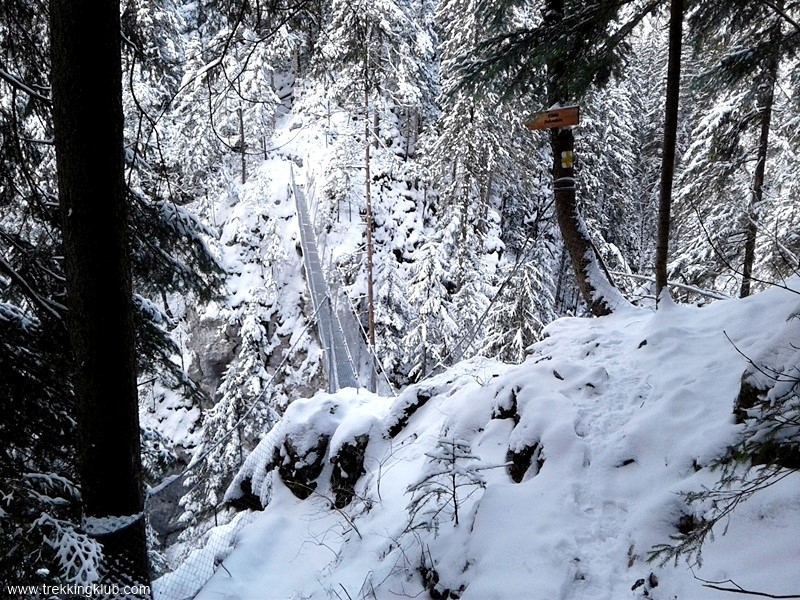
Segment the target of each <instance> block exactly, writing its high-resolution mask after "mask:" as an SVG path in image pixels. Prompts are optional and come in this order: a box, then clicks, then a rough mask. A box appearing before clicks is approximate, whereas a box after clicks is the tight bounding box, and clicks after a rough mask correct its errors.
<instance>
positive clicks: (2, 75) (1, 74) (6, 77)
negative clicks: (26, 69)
mask: <svg viewBox="0 0 800 600" xmlns="http://www.w3.org/2000/svg"><path fill="white" fill-rule="evenodd" d="M0 79H2V80H3V81H5V82H6V83H8V84H9V85H11V86H12V87H14V88H16V89H18V90H19V91H21V92H25V93H26V94H28V96H30V97H31V98H34V99H36V100H39V101H40V102H44V103H45V104H50V98H48V97H47V96H43V95H42V94H40V93H39V92H37V91H36V90H34V89H33V88H32V87H30V86H28V85H26V84H25V83H23V82H22V81H20V80H19V79H17V78H16V77H14V76H13V75H12V74H11V73H8V72H6V71H4V70H3V69H0Z"/></svg>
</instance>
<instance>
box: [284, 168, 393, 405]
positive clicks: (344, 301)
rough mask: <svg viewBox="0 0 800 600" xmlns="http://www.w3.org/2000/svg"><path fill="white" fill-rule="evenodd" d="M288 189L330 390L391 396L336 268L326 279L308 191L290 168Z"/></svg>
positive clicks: (388, 386)
mask: <svg viewBox="0 0 800 600" xmlns="http://www.w3.org/2000/svg"><path fill="white" fill-rule="evenodd" d="M289 190H290V193H291V195H292V197H293V198H294V201H295V207H296V210H297V220H298V225H299V228H300V246H301V248H302V250H303V267H304V270H305V274H306V284H307V285H308V289H309V292H310V294H311V301H312V304H313V306H314V313H315V315H316V327H317V332H318V334H319V339H320V343H321V344H322V348H323V352H324V355H325V359H324V363H323V364H324V366H325V371H326V374H327V376H328V391H329V392H335V391H336V390H338V389H341V388H344V387H355V388H367V389H369V390H370V391H373V392H376V391H377V392H379V393H382V394H389V393H391V386H390V385H389V382H388V381H387V380H386V378H385V376H384V377H380V376H379V373H378V361H377V357H376V356H375V353H374V351H373V349H372V348H371V347H370V346H369V345H368V344H367V342H366V338H365V335H364V331H363V327H362V326H361V323H360V321H359V319H358V316H357V314H356V313H355V310H354V307H353V306H352V304H351V302H350V299H349V297H348V296H347V293H346V291H345V290H344V288H343V286H342V285H341V283H340V281H339V279H338V277H336V273H335V267H332V268H331V269H330V270H329V273H328V275H329V276H328V277H326V273H325V270H324V268H323V266H322V260H321V258H320V252H319V246H318V243H317V236H316V233H315V231H314V223H313V220H312V218H311V214H310V211H309V202H308V199H307V197H306V189H305V187H304V186H302V185H298V184H297V182H296V181H295V176H294V168H292V167H291V166H290V185H289ZM312 193H313V192H312Z"/></svg>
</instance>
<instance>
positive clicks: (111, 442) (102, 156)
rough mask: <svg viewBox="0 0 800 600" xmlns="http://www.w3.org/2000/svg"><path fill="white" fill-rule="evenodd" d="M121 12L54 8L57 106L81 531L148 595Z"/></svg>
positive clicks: (121, 577)
mask: <svg viewBox="0 0 800 600" xmlns="http://www.w3.org/2000/svg"><path fill="white" fill-rule="evenodd" d="M119 8H120V7H119V3H118V2H99V3H98V2H92V1H91V0H53V1H52V2H51V3H50V19H51V21H50V25H51V32H52V47H51V60H52V74H51V78H52V97H53V122H54V130H55V146H56V153H57V162H56V165H57V173H58V189H59V200H60V204H61V213H62V219H63V235H64V254H65V259H66V265H65V271H66V276H67V296H68V306H69V329H70V337H71V342H72V351H73V360H74V369H75V371H74V373H73V378H74V384H75V392H76V396H77V404H78V415H77V417H78V429H79V436H80V439H79V448H80V450H79V456H78V462H79V464H80V476H81V500H82V503H83V515H84V527H85V528H86V530H87V532H88V533H89V534H90V535H92V536H93V537H95V538H96V539H97V540H98V541H100V543H101V544H102V545H103V552H104V557H105V560H104V577H103V582H104V583H109V584H114V583H118V584H122V585H130V584H149V569H148V561H147V546H146V541H145V521H144V516H143V512H142V511H143V499H142V481H141V478H142V473H141V452H140V442H139V415H138V401H137V391H136V360H135V350H134V330H133V307H132V302H131V273H130V256H129V247H128V224H127V202H126V197H125V185H124V171H123V160H122V157H123V146H122V127H123V118H122V83H121V77H122V73H121V60H120V22H119Z"/></svg>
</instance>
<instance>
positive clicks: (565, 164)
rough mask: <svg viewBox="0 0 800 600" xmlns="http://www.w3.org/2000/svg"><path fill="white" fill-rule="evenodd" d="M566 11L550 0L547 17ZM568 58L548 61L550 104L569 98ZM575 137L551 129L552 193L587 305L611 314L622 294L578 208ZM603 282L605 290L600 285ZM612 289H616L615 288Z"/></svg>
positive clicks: (559, 0)
mask: <svg viewBox="0 0 800 600" xmlns="http://www.w3.org/2000/svg"><path fill="white" fill-rule="evenodd" d="M563 13H564V0H548V2H547V7H546V10H545V14H546V17H545V19H547V20H549V21H550V22H551V23H552V24H554V25H557V24H558V22H560V21H561V20H562V17H563ZM564 60H565V59H563V58H562V59H558V60H553V61H552V62H551V63H550V64H548V65H547V76H548V83H547V94H548V101H549V103H550V105H551V106H556V105H558V104H564V103H566V102H567V100H568V98H567V97H566V92H565V90H566V88H567V86H566V81H567V79H568V78H569V77H570V73H569V71H568V69H567V66H566V64H565V62H564ZM574 146H575V139H574V137H573V135H572V131H571V130H570V129H552V130H551V132H550V147H551V149H552V152H553V194H554V196H555V212H556V219H557V221H558V227H559V229H560V231H561V237H563V238H564V246H565V247H566V249H567V251H568V252H569V255H570V259H571V262H572V268H573V270H574V271H575V279H576V280H577V283H578V288H579V289H580V291H581V295H582V297H583V300H584V302H585V303H586V306H587V307H588V308H589V310H590V311H591V313H592V314H593V315H594V316H596V317H599V316H603V315H607V314H610V313H611V312H612V309H613V301H611V298H610V297H611V296H616V298H614V300H616V301H622V300H623V299H622V297H621V295H620V294H619V293H618V292H616V290H614V288H613V286H612V285H611V283H610V282H608V281H605V280H604V277H603V275H602V273H601V272H600V270H599V268H598V267H597V260H598V259H597V256H596V255H595V252H594V248H593V247H592V243H591V240H590V239H589V232H588V230H587V229H586V224H585V223H584V221H583V217H582V216H581V214H580V210H579V209H578V203H577V200H576V197H575V171H574V166H573V150H574ZM598 284H601V285H602V287H603V288H605V290H600V289H598ZM612 290H613V292H612Z"/></svg>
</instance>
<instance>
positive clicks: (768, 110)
mask: <svg viewBox="0 0 800 600" xmlns="http://www.w3.org/2000/svg"><path fill="white" fill-rule="evenodd" d="M776 32H777V33H780V21H778V22H777V23H776V25H775V29H774V30H773V35H772V39H773V41H775V43H777V41H776V38H779V37H780V36H779V35H775V33H776ZM777 78H778V61H777V59H776V58H774V57H773V58H771V59H770V61H769V64H768V66H767V71H766V73H765V78H764V79H765V80H764V81H763V83H762V85H763V88H762V95H761V133H760V135H759V138H758V161H757V162H756V171H755V173H754V175H753V196H752V199H751V201H750V208H749V210H748V211H747V214H746V215H745V218H746V219H747V222H746V223H745V242H744V264H743V265H742V287H741V289H740V292H739V297H740V298H745V297H747V296H749V295H750V285H751V283H752V277H753V263H754V262H755V257H756V236H757V235H758V207H759V206H760V205H761V200H762V199H763V197H764V172H765V170H766V166H767V151H768V150H769V128H770V125H771V123H772V105H773V103H774V101H775V82H776V80H777Z"/></svg>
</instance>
